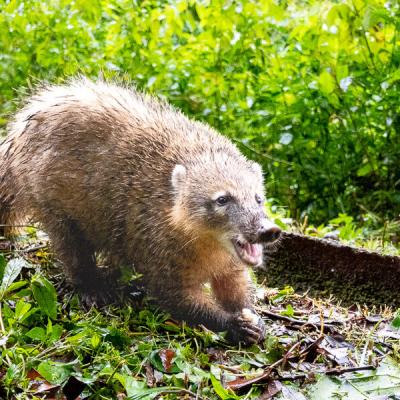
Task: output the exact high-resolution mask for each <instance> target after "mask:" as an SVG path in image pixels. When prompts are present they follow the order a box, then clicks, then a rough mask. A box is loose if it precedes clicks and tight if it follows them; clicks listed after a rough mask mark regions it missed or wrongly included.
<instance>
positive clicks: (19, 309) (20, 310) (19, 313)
mask: <svg viewBox="0 0 400 400" xmlns="http://www.w3.org/2000/svg"><path fill="white" fill-rule="evenodd" d="M31 307H32V305H31V304H29V303H26V302H25V301H23V300H18V302H17V305H16V306H15V318H16V319H17V320H19V321H22V320H24V319H25V318H24V316H25V315H26V314H27V313H28V311H29V310H30V309H31Z"/></svg>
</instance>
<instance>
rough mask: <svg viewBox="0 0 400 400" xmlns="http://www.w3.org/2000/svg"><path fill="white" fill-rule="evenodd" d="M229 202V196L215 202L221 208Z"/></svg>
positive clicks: (219, 198)
mask: <svg viewBox="0 0 400 400" xmlns="http://www.w3.org/2000/svg"><path fill="white" fill-rule="evenodd" d="M228 201H229V196H219V197H218V198H217V200H215V202H216V203H217V204H218V205H219V206H224V205H225V204H226V203H228Z"/></svg>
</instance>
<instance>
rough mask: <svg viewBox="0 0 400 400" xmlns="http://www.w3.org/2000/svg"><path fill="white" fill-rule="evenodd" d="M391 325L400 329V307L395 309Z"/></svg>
mask: <svg viewBox="0 0 400 400" xmlns="http://www.w3.org/2000/svg"><path fill="white" fill-rule="evenodd" d="M392 326H393V328H397V329H400V309H399V310H397V312H396V315H395V317H394V318H393V321H392Z"/></svg>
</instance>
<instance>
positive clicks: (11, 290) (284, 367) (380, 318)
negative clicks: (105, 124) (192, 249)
mask: <svg viewBox="0 0 400 400" xmlns="http://www.w3.org/2000/svg"><path fill="white" fill-rule="evenodd" d="M0 272H1V276H0V278H1V280H0V282H1V284H0V301H1V303H0V346H1V347H2V358H1V361H0V398H4V399H41V398H46V399H67V400H70V399H86V398H88V399H154V398H158V399H289V400H301V399H313V400H325V399H371V400H372V399H374V400H377V399H379V400H383V399H399V398H400V315H399V314H397V313H396V311H395V310H393V309H391V308H389V307H379V308H377V307H372V308H371V307H370V308H367V307H366V306H362V305H357V304H354V305H352V306H349V307H344V306H342V305H341V304H340V302H338V301H337V300H335V299H334V298H316V297H311V296H309V295H307V293H294V291H293V289H291V288H290V287H284V288H278V289H275V288H267V287H265V286H264V285H263V284H261V283H260V284H259V289H258V292H257V294H258V298H259V300H258V306H257V309H258V312H259V313H260V315H261V316H262V317H263V319H264V320H265V322H266V325H267V337H266V340H265V342H264V343H262V344H261V345H259V346H255V345H254V346H251V347H241V346H239V347H238V346H230V345H229V344H227V343H226V342H225V340H224V337H223V334H216V333H213V332H211V331H208V330H207V329H205V328H203V327H199V328H197V329H191V328H189V327H187V326H185V325H182V324H179V323H177V322H176V321H173V320H171V319H170V318H169V317H168V315H166V314H164V313H161V312H159V311H157V310H154V309H150V308H146V304H141V305H139V304H135V305H134V304H132V305H129V306H128V305H127V306H123V307H106V308H104V309H101V310H98V309H96V308H92V309H90V310H89V311H84V310H83V309H82V308H81V307H80V304H79V299H78V298H77V296H76V295H73V294H72V293H70V292H69V291H68V290H65V279H64V277H63V275H62V273H61V272H60V271H59V270H58V269H57V268H56V267H55V266H54V262H53V259H52V255H51V253H50V252H49V249H48V243H47V239H46V237H45V236H43V235H42V234H41V232H40V231H36V230H35V229H33V228H29V229H27V230H26V233H25V234H24V235H22V236H21V237H20V238H19V240H18V241H17V242H16V243H15V244H13V245H12V244H11V243H10V242H8V241H6V240H0Z"/></svg>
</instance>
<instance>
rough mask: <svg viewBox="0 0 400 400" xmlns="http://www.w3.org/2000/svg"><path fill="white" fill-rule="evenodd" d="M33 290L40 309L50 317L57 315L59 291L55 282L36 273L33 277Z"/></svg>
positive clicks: (53, 317)
mask: <svg viewBox="0 0 400 400" xmlns="http://www.w3.org/2000/svg"><path fill="white" fill-rule="evenodd" d="M31 287H32V292H33V296H34V297H35V300H36V301H37V303H38V304H39V308H40V310H41V311H42V312H43V313H44V314H46V315H47V316H48V317H50V318H52V319H55V318H56V317H57V293H56V290H55V288H54V286H53V284H52V283H51V282H50V281H49V280H47V279H46V278H45V277H44V276H41V275H35V276H34V277H33V278H32V283H31Z"/></svg>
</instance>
